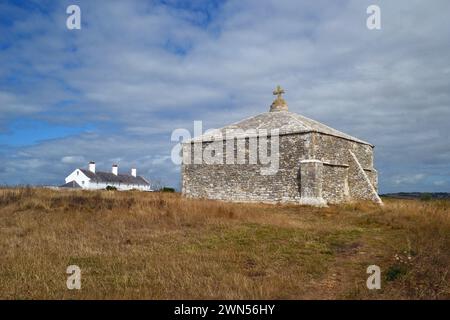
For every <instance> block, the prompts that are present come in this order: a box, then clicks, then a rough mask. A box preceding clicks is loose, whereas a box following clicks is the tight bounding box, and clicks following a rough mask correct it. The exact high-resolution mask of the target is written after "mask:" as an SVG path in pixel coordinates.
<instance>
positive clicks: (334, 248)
mask: <svg viewBox="0 0 450 320" xmlns="http://www.w3.org/2000/svg"><path fill="white" fill-rule="evenodd" d="M449 263H450V201H414V200H385V206H384V207H383V208H380V207H377V206H375V205H372V204H367V203H358V204H349V205H342V206H330V207H328V208H320V209H319V208H311V207H303V206H294V205H264V204H231V203H223V202H216V201H208V200H189V199H184V198H182V197H181V196H180V195H178V194H169V193H142V192H114V191H97V192H88V191H56V190H48V189H31V188H17V189H0V298H2V299H106V298H108V299H391V298H393V299H449V298H450V285H449V278H450V275H449V267H448V266H449ZM71 264H75V265H78V266H79V267H80V268H81V270H82V288H81V290H68V289H67V288H66V279H67V276H68V275H67V274H66V273H65V272H66V268H67V266H68V265H71ZM371 264H376V265H378V266H380V267H381V271H382V289H381V290H368V289H367V288H366V279H367V277H368V274H366V268H367V266H369V265H371Z"/></svg>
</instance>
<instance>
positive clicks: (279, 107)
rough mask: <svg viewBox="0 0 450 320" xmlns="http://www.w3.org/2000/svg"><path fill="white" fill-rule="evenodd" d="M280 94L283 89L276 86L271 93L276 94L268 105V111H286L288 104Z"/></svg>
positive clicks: (282, 92)
mask: <svg viewBox="0 0 450 320" xmlns="http://www.w3.org/2000/svg"><path fill="white" fill-rule="evenodd" d="M282 94H284V89H283V88H281V87H280V86H277V87H276V88H275V90H274V91H273V95H275V96H277V98H276V99H275V100H274V101H273V102H272V105H271V106H270V112H275V111H288V105H287V103H286V101H284V99H283V98H282V97H281V95H282Z"/></svg>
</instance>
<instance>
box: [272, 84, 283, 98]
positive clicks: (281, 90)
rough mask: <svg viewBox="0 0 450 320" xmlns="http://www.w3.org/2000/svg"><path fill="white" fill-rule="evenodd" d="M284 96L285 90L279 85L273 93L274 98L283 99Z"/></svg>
mask: <svg viewBox="0 0 450 320" xmlns="http://www.w3.org/2000/svg"><path fill="white" fill-rule="evenodd" d="M282 94H284V89H283V88H281V87H280V86H279V85H278V86H277V87H276V88H275V90H274V91H273V95H274V96H278V99H281V95H282Z"/></svg>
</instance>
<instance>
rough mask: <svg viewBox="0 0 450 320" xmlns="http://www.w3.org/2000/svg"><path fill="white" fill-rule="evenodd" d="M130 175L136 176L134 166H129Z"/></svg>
mask: <svg viewBox="0 0 450 320" xmlns="http://www.w3.org/2000/svg"><path fill="white" fill-rule="evenodd" d="M131 175H132V176H133V177H136V168H131Z"/></svg>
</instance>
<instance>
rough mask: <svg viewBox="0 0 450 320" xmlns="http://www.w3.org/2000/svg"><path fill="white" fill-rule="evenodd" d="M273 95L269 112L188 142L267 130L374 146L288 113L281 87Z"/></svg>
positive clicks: (220, 138) (268, 131)
mask: <svg viewBox="0 0 450 320" xmlns="http://www.w3.org/2000/svg"><path fill="white" fill-rule="evenodd" d="M273 93H274V94H275V95H278V98H277V99H275V101H274V102H273V103H272V105H271V106H270V111H269V112H264V113H261V114H258V115H256V116H253V117H251V118H247V119H244V120H241V121H239V122H235V123H233V124H230V125H228V126H225V127H223V128H220V129H216V130H213V131H211V132H209V133H206V134H203V135H201V136H198V137H195V138H193V139H191V140H188V141H186V142H187V143H189V142H201V141H220V140H226V139H227V136H229V137H231V136H233V137H238V138H244V137H252V134H242V131H247V130H256V135H258V131H260V130H266V132H267V135H270V133H271V131H272V130H275V129H278V130H279V131H278V134H279V135H286V134H294V133H309V132H318V133H322V134H325V135H330V136H335V137H339V138H343V139H347V140H351V141H355V142H359V143H362V144H367V145H370V146H373V145H372V144H370V143H368V142H366V141H363V140H360V139H358V138H355V137H352V136H351V135H348V134H346V133H343V132H341V131H338V130H336V129H333V128H331V127H328V126H326V125H324V124H322V123H320V122H318V121H315V120H312V119H309V118H307V117H304V116H302V115H299V114H297V113H294V112H290V111H288V106H287V103H286V102H285V101H284V99H283V98H281V94H283V93H284V90H283V89H281V88H280V87H279V86H278V87H277V89H276V90H275V91H274V92H273ZM263 132H264V131H263ZM253 136H254V135H253Z"/></svg>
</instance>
